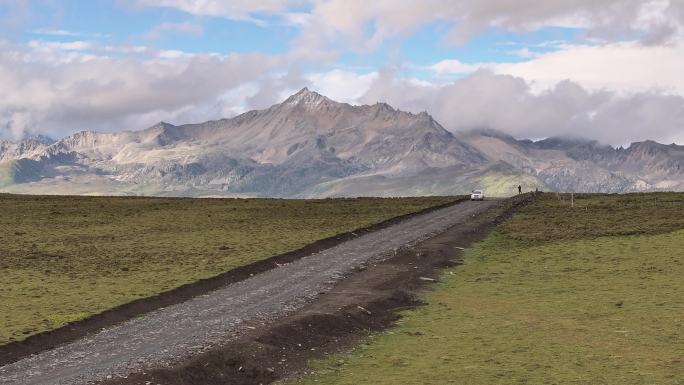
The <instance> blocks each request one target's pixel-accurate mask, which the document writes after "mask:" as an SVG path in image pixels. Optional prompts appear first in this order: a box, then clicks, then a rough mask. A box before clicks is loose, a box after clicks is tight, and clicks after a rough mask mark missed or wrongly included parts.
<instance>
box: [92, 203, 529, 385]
mask: <svg viewBox="0 0 684 385" xmlns="http://www.w3.org/2000/svg"><path fill="white" fill-rule="evenodd" d="M533 199H534V197H533V196H532V195H528V194H526V195H523V196H518V197H515V198H512V199H509V200H506V201H502V202H501V204H500V205H498V206H496V207H494V208H493V209H491V210H489V211H488V212H487V213H486V214H483V215H479V216H478V217H476V218H474V219H473V223H472V224H471V226H468V227H464V226H455V227H452V228H451V229H449V230H447V231H446V232H444V233H442V234H440V235H438V236H436V237H434V238H431V239H429V240H427V241H424V242H422V243H420V244H418V245H416V246H415V247H413V248H410V249H406V250H402V251H401V252H399V253H398V254H397V255H396V256H395V257H393V258H391V259H389V260H387V261H385V262H383V263H380V264H377V265H372V266H369V267H367V268H366V269H363V270H360V271H358V272H357V273H355V274H353V275H351V276H349V277H348V278H347V279H345V280H343V281H341V282H340V283H339V284H338V285H337V286H335V288H334V289H333V290H332V291H330V292H329V293H326V294H324V295H322V296H320V297H319V298H318V299H317V300H315V301H314V302H312V303H311V304H309V305H307V306H306V307H305V308H304V309H302V310H301V311H298V312H297V313H296V314H294V315H291V316H288V317H286V318H283V319H281V320H278V321H276V322H275V323H273V324H270V325H267V326H264V327H260V328H256V329H254V330H252V331H251V332H249V333H247V334H245V335H243V336H242V337H241V338H240V339H238V340H236V341H234V342H231V343H229V344H227V345H225V346H222V347H219V348H215V349H213V350H210V351H208V352H206V353H203V354H201V355H199V356H196V357H192V358H190V359H188V360H186V361H185V362H183V363H182V364H180V365H178V366H175V367H171V368H163V369H156V370H151V371H148V372H146V373H138V374H133V375H131V376H129V377H128V378H125V379H116V380H111V381H107V382H106V383H103V384H102V385H150V384H161V385H219V384H221V385H226V384H232V385H247V384H254V385H256V384H270V383H273V382H274V381H277V380H281V379H284V378H291V377H297V376H300V375H304V374H306V370H307V363H308V361H309V360H310V359H312V358H318V357H322V356H324V355H327V354H331V353H336V352H340V351H344V350H347V349H349V348H351V347H353V346H354V345H356V344H358V343H359V341H360V340H362V339H363V338H365V337H367V336H368V335H369V333H372V332H374V331H379V330H383V329H385V328H387V327H390V326H391V325H392V324H393V323H394V322H395V321H396V320H397V319H398V318H399V315H398V312H399V311H401V310H404V309H408V308H412V307H416V306H419V305H420V301H419V300H418V299H417V298H418V295H419V293H420V291H421V290H422V289H424V288H425V287H426V286H427V285H428V284H429V283H430V280H425V278H432V279H437V278H438V277H439V274H440V271H441V270H442V269H443V268H445V267H447V266H453V265H456V264H460V263H461V258H462V253H463V251H462V250H461V249H460V248H463V247H467V246H468V245H470V244H472V243H473V242H476V241H478V240H481V239H483V238H485V237H486V236H487V235H488V234H489V232H490V231H491V230H492V229H493V228H494V227H495V226H496V225H497V224H499V223H501V222H502V221H503V220H505V219H507V218H508V217H509V216H510V215H511V214H512V213H513V212H515V211H516V210H517V209H519V208H520V207H522V206H525V205H527V204H529V203H530V202H531V201H532V200H533Z"/></svg>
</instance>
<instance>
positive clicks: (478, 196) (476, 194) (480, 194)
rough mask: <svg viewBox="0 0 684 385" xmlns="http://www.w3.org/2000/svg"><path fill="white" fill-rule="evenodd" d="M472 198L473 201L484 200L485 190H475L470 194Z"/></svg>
mask: <svg viewBox="0 0 684 385" xmlns="http://www.w3.org/2000/svg"><path fill="white" fill-rule="evenodd" d="M470 200H471V201H483V200H484V191H482V190H473V192H472V194H470Z"/></svg>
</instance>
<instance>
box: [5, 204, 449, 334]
mask: <svg viewBox="0 0 684 385" xmlns="http://www.w3.org/2000/svg"><path fill="white" fill-rule="evenodd" d="M454 199H456V198H453V197H433V198H405V199H404V198H402V199H373V198H363V199H328V200H308V201H304V200H275V199H271V200H269V199H161V198H124V197H120V198H105V197H55V196H16V195H0V213H2V214H1V215H0V279H1V281H0V309H2V310H1V311H0V345H1V344H4V343H7V342H10V341H14V340H21V339H23V338H25V337H26V336H29V335H31V334H35V333H38V332H42V331H46V330H51V329H54V328H57V327H60V326H62V325H64V324H65V323H67V322H71V321H75V320H79V319H83V318H85V317H88V316H90V315H93V314H96V313H99V312H102V311H104V310H107V309H110V308H112V307H115V306H117V305H120V304H123V303H126V302H130V301H131V300H134V299H137V298H141V297H147V296H150V295H153V294H156V293H159V292H162V291H166V290H169V289H172V288H174V287H177V286H180V285H182V284H185V283H189V282H193V281H196V280H198V279H201V278H207V277H210V276H214V275H216V274H219V273H221V272H224V271H227V270H230V269H232V268H235V267H237V266H241V265H245V264H249V263H251V262H254V261H257V260H261V259H265V258H268V257H270V256H273V255H277V254H280V253H284V252H287V251H290V250H294V249H297V248H299V247H302V246H304V245H306V244H308V243H311V242H313V241H316V240H318V239H322V238H326V237H329V236H333V235H335V234H339V233H341V232H346V231H351V230H353V229H356V228H359V227H365V226H368V225H371V224H374V223H378V222H381V221H383V220H385V219H388V218H391V217H395V216H399V215H402V214H407V213H411V212H416V211H419V210H421V209H424V208H427V207H430V206H434V205H439V204H443V203H447V202H449V201H453V200H454Z"/></svg>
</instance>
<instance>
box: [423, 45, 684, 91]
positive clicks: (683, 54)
mask: <svg viewBox="0 0 684 385" xmlns="http://www.w3.org/2000/svg"><path fill="white" fill-rule="evenodd" d="M514 52H515V53H516V54H518V55H519V56H522V57H526V58H528V59H530V60H527V61H522V62H515V63H475V64H468V63H463V62H460V61H459V60H456V59H447V60H442V61H440V62H437V63H435V64H433V65H430V66H428V67H427V68H428V69H430V70H431V71H433V72H434V73H435V74H436V75H439V76H446V75H462V74H467V73H472V72H475V71H477V70H479V69H490V70H492V71H494V72H496V73H499V74H508V75H514V76H517V77H521V78H524V79H525V80H527V81H528V82H530V83H531V84H532V85H533V90H534V91H535V92H542V91H544V90H547V89H549V88H551V87H553V86H555V85H556V84H558V83H560V82H562V81H564V80H572V81H573V82H576V83H578V84H580V85H582V86H583V87H585V88H587V89H590V90H601V89H608V90H613V91H619V92H622V93H634V92H650V91H659V92H663V93H671V94H678V95H682V96H684V77H682V76H681V73H682V70H681V68H682V67H683V66H684V38H679V39H676V40H674V41H672V42H671V43H670V44H668V45H655V46H654V45H644V44H642V43H640V42H636V41H632V42H619V43H609V44H602V45H571V44H562V45H560V46H558V47H557V50H556V51H551V52H537V51H530V50H529V49H525V48H523V49H522V50H517V51H514Z"/></svg>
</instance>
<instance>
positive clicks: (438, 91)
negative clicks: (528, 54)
mask: <svg viewBox="0 0 684 385" xmlns="http://www.w3.org/2000/svg"><path fill="white" fill-rule="evenodd" d="M360 101H361V102H364V103H375V102H377V101H386V102H388V103H390V104H392V105H394V106H395V107H398V108H401V109H405V110H408V111H413V112H420V111H427V112H429V113H431V114H432V115H433V116H434V117H435V118H436V119H437V120H438V121H439V122H440V123H442V125H444V126H445V128H447V129H449V130H451V131H453V132H458V131H467V130H472V129H479V128H493V129H496V130H499V131H502V132H506V133H509V134H511V135H513V136H515V137H519V138H544V137H549V136H574V137H585V138H591V139H596V140H599V141H601V142H603V143H609V144H613V145H623V144H627V143H629V142H632V141H640V140H645V139H654V140H659V141H661V142H666V143H671V142H677V143H684V132H682V127H684V98H683V97H681V96H673V95H663V94H661V93H652V92H642V93H634V94H619V93H616V92H613V91H605V90H599V91H590V90H587V89H585V88H583V87H582V86H580V85H579V84H577V83H575V82H572V81H563V82H561V83H559V84H557V85H555V86H554V87H552V88H550V89H547V90H545V91H542V92H534V91H533V89H532V88H531V87H530V84H529V83H528V82H527V81H525V80H524V79H522V78H519V77H514V76H511V75H499V74H494V73H492V72H491V71H489V70H480V71H477V72H475V73H473V74H471V75H469V76H467V77H464V78H462V79H458V80H455V81H453V82H450V83H448V84H445V85H441V86H436V85H425V84H419V83H416V82H415V81H410V80H403V79H400V78H396V77H395V76H394V74H393V73H392V72H383V73H382V74H381V75H380V76H379V77H378V79H377V80H376V81H375V82H374V83H373V84H372V85H371V87H370V88H369V89H368V91H367V92H366V93H365V95H363V96H362V97H361V98H360Z"/></svg>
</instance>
